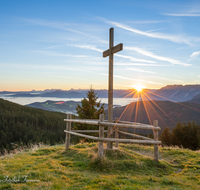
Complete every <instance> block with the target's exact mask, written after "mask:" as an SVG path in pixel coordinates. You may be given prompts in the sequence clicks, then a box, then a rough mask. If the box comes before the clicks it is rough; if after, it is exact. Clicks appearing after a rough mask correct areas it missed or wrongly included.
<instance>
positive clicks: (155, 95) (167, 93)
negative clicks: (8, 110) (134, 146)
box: [0, 85, 200, 102]
mask: <svg viewBox="0 0 200 190" xmlns="http://www.w3.org/2000/svg"><path fill="white" fill-rule="evenodd" d="M95 92H96V93H97V94H98V96H99V98H108V90H95ZM143 92H145V93H146V94H147V95H148V96H147V97H146V98H145V97H143V100H148V99H153V100H163V101H166V100H169V101H175V102H185V101H188V100H191V99H192V98H193V97H194V96H197V95H198V94H200V85H185V86H183V85H167V86H165V87H163V88H161V89H159V90H152V89H144V90H143ZM86 93H87V90H85V89H83V90H81V89H78V90H75V89H71V90H60V89H59V90H55V89H50V90H49V89H47V90H44V91H29V92H8V91H3V92H0V95H6V96H9V97H56V98H84V97H86ZM135 93H136V91H135V90H134V89H127V90H113V97H114V98H133V97H135V98H136V97H137V96H138V95H137V94H135ZM139 98H140V97H139Z"/></svg>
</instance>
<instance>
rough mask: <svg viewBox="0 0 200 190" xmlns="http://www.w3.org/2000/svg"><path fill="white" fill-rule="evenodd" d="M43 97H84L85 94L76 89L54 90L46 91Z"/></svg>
mask: <svg viewBox="0 0 200 190" xmlns="http://www.w3.org/2000/svg"><path fill="white" fill-rule="evenodd" d="M40 96H41V97H56V98H82V97H83V94H81V93H79V92H75V91H62V90H56V91H53V92H46V93H44V94H42V95H40Z"/></svg>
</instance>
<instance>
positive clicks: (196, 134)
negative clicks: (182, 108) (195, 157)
mask: <svg viewBox="0 0 200 190" xmlns="http://www.w3.org/2000/svg"><path fill="white" fill-rule="evenodd" d="M159 139H160V140H161V141H162V144H163V145H165V146H178V147H183V148H189V149H191V150H198V149H200V125H197V124H195V122H188V124H186V123H181V122H178V123H177V124H176V127H175V128H174V129H173V130H172V131H170V129H169V128H168V127H166V128H165V129H164V130H163V132H162V134H161V135H160V138H159Z"/></svg>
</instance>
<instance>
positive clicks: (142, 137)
mask: <svg viewBox="0 0 200 190" xmlns="http://www.w3.org/2000/svg"><path fill="white" fill-rule="evenodd" d="M118 132H119V133H121V134H124V135H129V136H132V137H135V138H138V139H145V140H150V141H153V139H151V138H148V137H144V136H141V135H136V134H132V133H127V132H124V131H120V130H119V131H118Z"/></svg>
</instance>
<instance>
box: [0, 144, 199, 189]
mask: <svg viewBox="0 0 200 190" xmlns="http://www.w3.org/2000/svg"><path fill="white" fill-rule="evenodd" d="M97 146H98V145H97V144H96V143H84V144H77V145H74V146H71V147H70V149H69V150H68V151H67V152H65V150H64V146H63V145H59V146H51V147H42V148H35V149H32V150H26V151H24V152H20V153H18V154H15V155H7V156H4V157H0V180H2V181H3V180H5V176H8V177H9V178H10V179H14V178H18V177H21V178H23V176H27V178H26V179H27V180H39V182H28V181H27V182H24V183H0V189H35V190H37V189H54V190H55V189H57V190H60V189H63V190H64V189H69V190H70V189H81V190H82V189H105V190H108V189H110V190H112V189H113V190H114V189H152V190H153V189H181V190H182V189H190V190H192V189H194V190H196V189H200V152H199V151H196V152H195V151H191V150H187V149H179V148H159V151H160V158H159V159H160V161H159V162H158V163H157V162H155V161H154V160H153V159H152V156H153V146H140V145H134V144H133V145H131V144H120V147H119V149H118V150H113V151H105V157H104V159H103V160H99V159H97V158H96V155H97V149H98V148H97Z"/></svg>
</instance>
